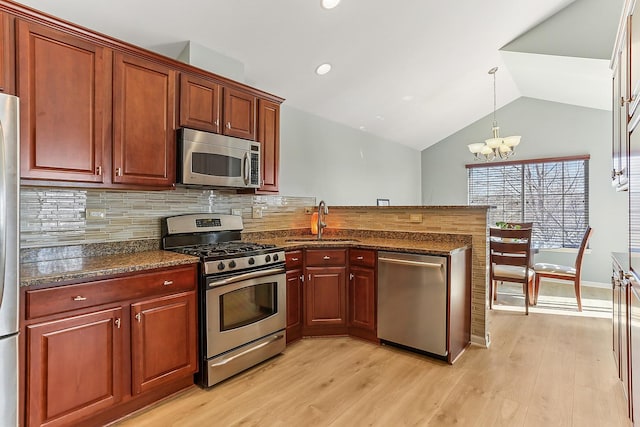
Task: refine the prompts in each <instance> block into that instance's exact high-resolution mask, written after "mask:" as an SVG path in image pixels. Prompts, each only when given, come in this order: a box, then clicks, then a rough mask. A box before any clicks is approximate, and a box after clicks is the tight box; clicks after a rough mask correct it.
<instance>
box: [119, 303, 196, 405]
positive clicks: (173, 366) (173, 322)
mask: <svg viewBox="0 0 640 427" xmlns="http://www.w3.org/2000/svg"><path fill="white" fill-rule="evenodd" d="M195 317H196V293H195V291H191V292H185V293H181V294H178V295H168V296H163V297H159V298H154V299H151V300H146V301H142V302H138V303H135V304H133V305H132V306H131V359H132V373H131V374H132V386H133V390H132V392H133V394H139V393H142V392H145V391H147V390H149V389H152V388H154V387H157V386H158V385H160V384H165V383H168V382H171V381H173V380H175V379H176V378H180V377H184V376H185V375H190V374H192V373H194V372H195V371H196V370H197V364H198V359H197V352H196V350H197V348H196V340H197V325H196V322H194V320H193V319H195Z"/></svg>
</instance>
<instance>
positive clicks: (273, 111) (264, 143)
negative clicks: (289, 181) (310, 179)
mask: <svg viewBox="0 0 640 427" xmlns="http://www.w3.org/2000/svg"><path fill="white" fill-rule="evenodd" d="M258 142H260V148H261V150H262V152H261V155H262V185H261V186H260V191H269V192H277V191H278V172H279V169H280V105H278V104H276V103H275V102H270V101H266V100H264V99H260V100H259V101H258Z"/></svg>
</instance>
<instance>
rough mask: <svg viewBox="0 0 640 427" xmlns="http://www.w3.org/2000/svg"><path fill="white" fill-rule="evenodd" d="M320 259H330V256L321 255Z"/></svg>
mask: <svg viewBox="0 0 640 427" xmlns="http://www.w3.org/2000/svg"><path fill="white" fill-rule="evenodd" d="M322 259H323V260H325V261H326V260H328V259H331V257H330V256H327V255H325V256H323V257H322Z"/></svg>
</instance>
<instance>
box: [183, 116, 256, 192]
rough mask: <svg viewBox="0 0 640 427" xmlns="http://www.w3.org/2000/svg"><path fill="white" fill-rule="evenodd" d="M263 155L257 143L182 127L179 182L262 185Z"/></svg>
mask: <svg viewBox="0 0 640 427" xmlns="http://www.w3.org/2000/svg"><path fill="white" fill-rule="evenodd" d="M260 154H261V153H260V144H259V143H257V142H254V141H248V140H246V139H240V138H233V137H230V136H225V135H219V134H216V133H210V132H202V131H199V130H194V129H188V128H182V129H180V130H178V156H177V158H178V168H177V178H178V183H179V184H183V185H194V186H199V187H228V188H259V187H260V175H261V171H260Z"/></svg>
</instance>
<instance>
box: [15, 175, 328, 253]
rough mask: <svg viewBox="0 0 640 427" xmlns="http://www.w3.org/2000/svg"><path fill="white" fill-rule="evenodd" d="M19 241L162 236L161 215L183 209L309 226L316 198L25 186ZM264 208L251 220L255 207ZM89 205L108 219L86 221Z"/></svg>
mask: <svg viewBox="0 0 640 427" xmlns="http://www.w3.org/2000/svg"><path fill="white" fill-rule="evenodd" d="M20 191H21V194H20V210H21V211H20V245H21V247H22V248H23V249H25V248H39V247H48V246H59V245H77V244H88V243H97V242H119V241H128V240H140V239H155V240H158V239H160V238H161V237H162V236H161V235H160V219H161V218H163V217H166V216H171V215H179V214H185V213H199V212H211V213H220V214H230V213H231V209H240V210H241V212H242V218H243V222H244V229H245V231H264V230H278V229H290V228H308V227H309V222H308V217H307V216H305V215H304V207H305V206H314V205H315V198H314V197H287V196H280V195H249V194H235V193H234V192H227V191H216V190H194V189H187V188H178V189H176V190H173V191H101V190H91V189H89V190H81V189H60V188H49V187H24V186H23V187H21V189H20ZM254 206H258V207H261V208H262V215H263V217H262V218H261V219H255V220H254V219H252V208H253V207H254ZM87 209H89V210H92V209H97V210H103V211H104V212H105V218H104V219H100V218H98V219H89V220H87V215H86V211H87Z"/></svg>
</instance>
